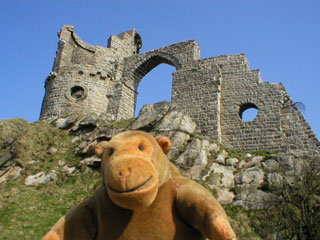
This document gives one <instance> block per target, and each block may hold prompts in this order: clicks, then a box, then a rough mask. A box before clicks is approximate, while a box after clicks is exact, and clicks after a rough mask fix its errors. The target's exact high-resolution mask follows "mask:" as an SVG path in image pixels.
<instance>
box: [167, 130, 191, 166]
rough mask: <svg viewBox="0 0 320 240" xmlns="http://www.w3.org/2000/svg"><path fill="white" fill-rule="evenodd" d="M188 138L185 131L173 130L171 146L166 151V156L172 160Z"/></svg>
mask: <svg viewBox="0 0 320 240" xmlns="http://www.w3.org/2000/svg"><path fill="white" fill-rule="evenodd" d="M189 138H190V136H189V135H188V134H187V133H184V132H175V133H174V134H173V135H172V136H171V137H170V139H171V142H172V147H171V149H170V151H169V152H168V154H167V156H168V158H169V160H170V161H173V159H175V158H176V157H177V156H178V155H179V153H180V151H181V150H182V148H183V146H184V144H185V142H186V141H187V140H188V139H189Z"/></svg>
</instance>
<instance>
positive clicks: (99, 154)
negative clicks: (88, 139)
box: [94, 141, 108, 158]
mask: <svg viewBox="0 0 320 240" xmlns="http://www.w3.org/2000/svg"><path fill="white" fill-rule="evenodd" d="M107 144H108V141H102V142H99V143H98V144H97V145H96V146H95V148H94V154H95V155H96V156H97V157H99V158H101V157H102V154H103V152H104V149H105V147H106V146H107Z"/></svg>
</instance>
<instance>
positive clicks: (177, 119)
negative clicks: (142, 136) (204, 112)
mask: <svg viewBox="0 0 320 240" xmlns="http://www.w3.org/2000/svg"><path fill="white" fill-rule="evenodd" d="M196 126H197V125H196V123H195V122H194V121H193V120H192V119H191V118H190V117H189V116H187V115H185V114H184V113H182V112H179V111H170V112H168V113H167V114H166V115H165V117H164V118H163V119H162V121H161V122H160V124H159V126H156V128H155V129H156V130H158V131H160V132H166V131H182V132H186V133H194V131H195V129H196Z"/></svg>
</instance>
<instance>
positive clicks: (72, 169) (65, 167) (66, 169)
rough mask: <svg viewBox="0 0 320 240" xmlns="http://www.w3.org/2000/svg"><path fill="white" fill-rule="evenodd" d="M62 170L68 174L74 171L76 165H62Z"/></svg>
mask: <svg viewBox="0 0 320 240" xmlns="http://www.w3.org/2000/svg"><path fill="white" fill-rule="evenodd" d="M62 171H64V172H65V173H67V174H68V175H72V174H74V173H75V172H76V167H69V166H64V167H63V168H62Z"/></svg>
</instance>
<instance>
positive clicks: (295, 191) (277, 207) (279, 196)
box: [255, 159, 320, 240]
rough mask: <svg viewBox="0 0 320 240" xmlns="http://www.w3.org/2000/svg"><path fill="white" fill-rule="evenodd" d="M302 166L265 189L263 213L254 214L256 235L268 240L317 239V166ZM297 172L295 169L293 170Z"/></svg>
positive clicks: (319, 166)
mask: <svg viewBox="0 0 320 240" xmlns="http://www.w3.org/2000/svg"><path fill="white" fill-rule="evenodd" d="M319 163H320V162H319V160H314V159H312V160H310V161H307V162H304V163H303V164H302V167H301V168H300V169H299V171H296V173H295V174H294V175H290V176H289V175H287V174H286V173H285V172H282V173H281V174H280V175H279V177H278V178H277V179H275V180H274V181H273V184H272V185H270V186H269V191H270V192H271V193H272V194H271V195H270V197H269V198H268V199H266V200H265V202H264V204H265V206H266V209H265V210H263V211H260V213H255V214H256V217H258V218H260V224H261V225H260V231H263V232H264V233H262V234H263V235H264V236H269V237H268V239H269V238H270V237H271V235H272V239H297V240H312V239H319V238H320V227H319V226H320V164H319ZM296 170H297V169H296Z"/></svg>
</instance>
